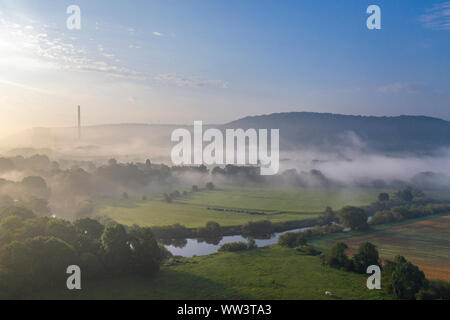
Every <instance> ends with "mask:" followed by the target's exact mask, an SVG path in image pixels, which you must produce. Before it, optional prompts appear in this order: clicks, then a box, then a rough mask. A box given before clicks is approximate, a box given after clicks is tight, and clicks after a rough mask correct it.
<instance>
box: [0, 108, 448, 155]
mask: <svg viewBox="0 0 450 320" xmlns="http://www.w3.org/2000/svg"><path fill="white" fill-rule="evenodd" d="M181 127H184V128H187V129H190V130H191V129H192V125H191V126H182V125H152V124H127V123H124V124H106V125H98V126H87V127H83V129H82V139H81V140H78V131H77V129H76V128H75V127H71V128H33V129H29V130H27V131H24V132H22V133H20V134H17V135H15V136H10V137H5V138H3V139H0V147H2V148H3V150H4V152H6V151H7V150H10V149H15V150H13V151H14V152H13V153H14V154H17V153H19V154H22V153H25V151H26V149H23V148H27V147H33V148H46V149H51V150H59V151H61V152H67V151H69V150H70V151H71V153H74V152H75V153H77V154H80V155H81V154H88V155H89V156H93V155H96V156H100V155H104V156H105V157H109V156H111V155H116V156H119V155H126V156H127V157H130V159H133V158H134V156H136V157H138V156H140V155H143V154H146V155H152V157H153V158H154V157H157V156H161V157H163V158H166V159H168V158H169V157H170V150H171V148H172V146H173V145H174V144H173V143H172V142H171V141H170V136H171V133H172V132H173V130H175V129H177V128H181ZM210 127H215V128H219V129H222V130H223V129H226V128H234V129H237V128H242V129H249V128H255V129H266V128H267V129H280V149H281V151H290V150H298V149H301V148H316V149H320V151H341V150H342V149H343V148H344V147H351V148H357V149H359V150H362V151H368V152H383V153H389V154H395V153H397V154H398V153H400V154H405V153H413V154H423V153H429V152H431V151H435V150H436V149H437V148H440V147H450V122H448V121H445V120H441V119H436V118H430V117H424V116H400V117H363V116H349V115H339V114H329V113H311V112H291V113H277V114H269V115H261V116H250V117H246V118H243V119H239V120H236V121H233V122H230V123H228V124H224V125H214V126H211V125H206V124H205V125H204V127H203V129H204V130H207V129H208V128H210ZM20 148H22V149H20ZM0 151H1V150H0ZM30 152H31V151H30Z"/></svg>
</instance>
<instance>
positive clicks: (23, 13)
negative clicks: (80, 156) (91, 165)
mask: <svg viewBox="0 0 450 320" xmlns="http://www.w3.org/2000/svg"><path fill="white" fill-rule="evenodd" d="M71 4H76V5H79V6H80V8H81V19H82V21H81V22H82V25H81V30H68V29H67V27H66V20H67V18H68V17H69V15H68V14H67V13H66V8H67V7H68V6H69V5H71ZM371 4H376V5H379V6H380V7H381V12H382V29H381V30H368V29H367V27H366V19H367V17H368V16H369V15H368V14H367V13H366V9H367V7H368V6H369V5H371ZM77 104H81V105H82V108H83V119H84V121H85V123H86V124H99V123H117V122H148V123H158V122H160V123H190V122H192V121H193V120H203V121H205V122H210V123H223V122H227V121H231V120H234V119H236V118H239V117H242V116H246V115H252V114H263V113H272V112H284V111H315V112H335V113H345V114H363V115H368V114H370V115H399V114H424V115H430V116H436V117H441V118H445V119H447V120H450V2H448V1H447V2H446V1H423V0H420V1H414V0H408V1H406V0H405V1H403V0H389V1H363V0H345V1H335V0H328V1H325V0H314V1H313V0H303V1H300V0H297V1H288V0H283V1H256V0H189V1H186V0H180V1H170V0H160V1H100V0H85V1H75V0H72V1H63V0H59V1H53V0H52V1H49V0H40V1H31V0H30V1H24V0H1V1H0V110H1V111H2V117H0V133H4V132H6V131H10V130H17V129H19V128H25V127H29V126H67V125H73V124H74V123H75V120H76V117H75V110H76V109H75V108H76V105H77Z"/></svg>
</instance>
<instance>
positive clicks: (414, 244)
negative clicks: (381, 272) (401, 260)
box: [319, 215, 450, 282]
mask: <svg viewBox="0 0 450 320" xmlns="http://www.w3.org/2000/svg"><path fill="white" fill-rule="evenodd" d="M373 229H374V230H373V231H372V232H368V233H366V234H360V235H358V234H357V233H355V234H352V233H350V234H347V235H345V236H342V235H336V236H329V237H326V238H324V239H321V240H319V242H320V243H321V246H327V247H330V246H331V245H332V244H333V243H334V242H336V241H338V240H340V241H342V242H345V243H346V244H347V245H348V246H349V250H348V253H349V254H353V253H354V252H356V250H357V248H358V246H359V245H360V244H361V243H363V242H370V243H373V244H375V245H376V246H377V248H378V251H379V252H380V256H381V258H382V259H390V260H392V259H393V257H394V256H395V255H398V254H400V255H403V256H404V257H406V258H407V259H408V260H410V261H411V262H412V263H414V264H415V265H418V266H419V268H420V269H421V270H422V271H423V272H424V273H425V275H426V277H427V278H428V279H440V280H445V281H447V282H450V215H439V216H431V217H426V218H421V219H414V220H410V221H404V222H401V223H395V224H390V225H385V226H377V227H374V228H373Z"/></svg>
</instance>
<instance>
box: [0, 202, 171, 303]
mask: <svg viewBox="0 0 450 320" xmlns="http://www.w3.org/2000/svg"><path fill="white" fill-rule="evenodd" d="M166 254H167V253H166V252H165V250H163V249H162V248H161V246H160V245H159V244H158V243H157V241H156V240H155V237H154V235H153V232H152V230H151V229H150V228H141V227H137V226H134V227H131V228H129V229H128V230H127V229H126V228H125V227H124V226H122V225H120V224H113V225H111V226H108V227H106V228H105V227H104V226H103V225H102V224H101V223H99V222H98V221H96V220H93V219H90V218H83V219H79V220H76V221H74V222H73V223H71V222H68V221H65V220H61V219H55V218H50V217H42V216H41V217H38V216H36V215H35V214H34V213H33V212H32V211H30V210H28V209H26V208H21V207H8V208H4V209H3V210H1V211H0V292H3V293H5V294H8V296H7V297H4V298H9V297H20V296H23V295H26V294H27V293H29V292H30V291H32V290H39V289H43V288H45V289H48V288H49V287H50V288H51V287H59V288H63V287H64V286H65V285H66V282H65V279H66V277H67V274H66V270H67V267H68V266H70V265H78V266H80V268H81V270H82V275H83V279H94V278H95V279H99V278H103V277H111V276H120V275H125V274H131V273H133V274H135V273H138V274H141V275H143V276H151V275H153V274H155V273H156V272H157V271H158V270H159V266H160V264H161V262H162V259H163V257H164V256H165V255H166Z"/></svg>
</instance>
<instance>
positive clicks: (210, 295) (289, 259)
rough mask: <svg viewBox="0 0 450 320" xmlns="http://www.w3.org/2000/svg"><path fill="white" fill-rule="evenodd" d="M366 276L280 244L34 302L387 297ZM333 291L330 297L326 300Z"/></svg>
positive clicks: (43, 296)
mask: <svg viewBox="0 0 450 320" xmlns="http://www.w3.org/2000/svg"><path fill="white" fill-rule="evenodd" d="M366 280H367V278H366V277H365V276H364V275H359V274H355V273H349V272H344V271H340V270H336V269H332V268H328V267H324V266H322V265H321V264H320V261H319V257H312V256H305V255H300V254H299V253H297V252H296V251H295V250H294V249H286V248H282V247H279V246H272V247H266V248H259V249H256V250H252V251H246V252H240V253H217V254H213V255H208V256H203V257H195V258H189V259H185V260H184V263H182V264H179V265H176V266H165V267H163V269H162V270H161V272H160V273H159V274H158V275H157V276H156V277H155V278H153V279H150V280H146V279H142V278H125V279H116V280H109V281H104V282H98V283H92V284H89V283H86V284H85V285H83V289H82V290H81V291H78V292H74V291H68V290H67V289H66V290H61V292H55V291H53V292H47V293H45V294H37V295H36V296H34V297H31V298H32V299H33V298H34V299H49V298H56V299H176V300H190V299H245V300H248V299H256V300H259V299H287V300H301V299H390V298H391V297H390V296H389V295H386V294H384V293H383V292H380V291H377V290H373V291H371V290H368V289H367V287H366ZM325 291H331V292H332V293H333V296H326V295H325Z"/></svg>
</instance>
